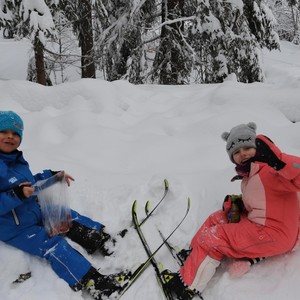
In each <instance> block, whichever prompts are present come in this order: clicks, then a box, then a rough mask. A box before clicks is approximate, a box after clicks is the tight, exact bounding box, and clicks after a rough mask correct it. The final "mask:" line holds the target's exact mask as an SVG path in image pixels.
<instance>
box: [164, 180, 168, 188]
mask: <svg viewBox="0 0 300 300" xmlns="http://www.w3.org/2000/svg"><path fill="white" fill-rule="evenodd" d="M164 183H165V189H166V190H167V189H168V188H169V182H168V180H167V179H164Z"/></svg>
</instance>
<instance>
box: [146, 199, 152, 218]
mask: <svg viewBox="0 0 300 300" xmlns="http://www.w3.org/2000/svg"><path fill="white" fill-rule="evenodd" d="M150 205H151V204H150V201H149V200H148V201H147V202H146V205H145V212H146V215H148V214H149V212H150Z"/></svg>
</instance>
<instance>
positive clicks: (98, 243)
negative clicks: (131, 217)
mask: <svg viewBox="0 0 300 300" xmlns="http://www.w3.org/2000/svg"><path fill="white" fill-rule="evenodd" d="M67 237H68V238H70V239H71V240H72V241H74V242H76V243H77V244H79V245H81V246H82V247H83V248H85V249H86V251H87V252H88V253H89V254H92V253H94V252H95V251H96V250H99V251H100V252H101V253H102V254H103V255H104V256H109V255H111V254H112V253H113V251H110V250H109V247H108V244H109V243H108V242H109V241H111V246H113V245H114V243H115V241H114V240H113V239H111V236H110V235H109V234H108V233H106V232H104V226H103V227H102V228H101V230H100V231H99V230H96V229H92V228H89V227H87V226H84V225H83V224H81V223H78V222H76V221H73V222H72V227H71V228H70V230H69V231H68V233H67ZM106 243H107V245H106Z"/></svg>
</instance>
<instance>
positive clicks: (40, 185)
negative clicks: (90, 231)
mask: <svg viewBox="0 0 300 300" xmlns="http://www.w3.org/2000/svg"><path fill="white" fill-rule="evenodd" d="M34 187H35V191H34V194H35V195H37V197H38V200H39V204H40V207H41V211H42V216H43V223H44V227H45V229H46V230H47V232H48V233H49V235H50V236H54V235H57V234H59V235H63V234H65V233H67V232H68V231H69V229H70V226H71V209H70V205H69V197H68V192H67V183H66V180H65V173H64V171H61V172H59V173H57V174H55V175H54V176H52V177H50V178H48V179H45V180H40V181H38V182H36V183H35V184H34Z"/></svg>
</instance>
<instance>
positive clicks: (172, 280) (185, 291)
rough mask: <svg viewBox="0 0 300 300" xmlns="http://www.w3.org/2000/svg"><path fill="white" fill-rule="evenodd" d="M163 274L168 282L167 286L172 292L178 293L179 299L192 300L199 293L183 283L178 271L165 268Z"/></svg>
mask: <svg viewBox="0 0 300 300" xmlns="http://www.w3.org/2000/svg"><path fill="white" fill-rule="evenodd" d="M162 275H163V277H164V280H165V282H166V285H167V288H168V289H169V291H170V292H171V293H172V294H174V295H176V297H177V299H178V300H190V299H193V298H194V296H195V295H196V294H198V293H197V292H196V291H194V290H191V289H189V288H188V287H187V286H186V285H185V284H184V283H183V281H182V279H181V278H180V275H179V274H178V273H172V272H171V271H169V270H164V271H163V272H162ZM200 297H201V296H200Z"/></svg>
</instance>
